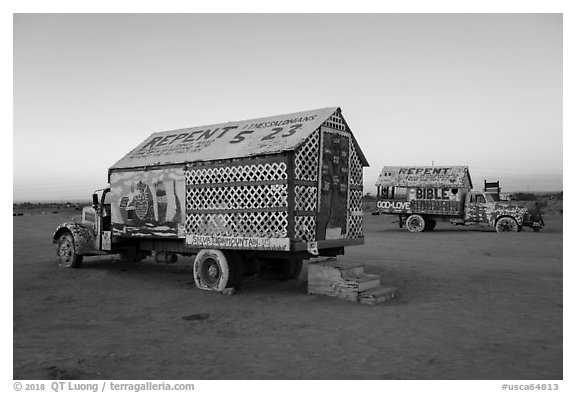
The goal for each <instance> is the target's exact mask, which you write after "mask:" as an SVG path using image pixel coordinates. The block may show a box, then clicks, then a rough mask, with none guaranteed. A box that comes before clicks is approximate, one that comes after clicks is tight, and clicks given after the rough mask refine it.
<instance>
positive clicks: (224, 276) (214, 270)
mask: <svg viewBox="0 0 576 393" xmlns="http://www.w3.org/2000/svg"><path fill="white" fill-rule="evenodd" d="M242 276H243V274H242V261H241V260H240V259H238V258H235V256H234V255H233V254H231V253H224V252H222V251H220V250H210V249H205V250H201V251H200V252H199V253H198V255H196V258H195V259H194V282H195V283H196V286H197V287H198V288H199V289H204V290H206V291H219V292H221V291H223V290H224V289H225V288H234V287H236V286H238V285H239V284H240V281H241V280H242Z"/></svg>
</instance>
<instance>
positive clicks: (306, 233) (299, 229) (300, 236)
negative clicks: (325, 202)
mask: <svg viewBox="0 0 576 393" xmlns="http://www.w3.org/2000/svg"><path fill="white" fill-rule="evenodd" d="M294 232H295V237H296V239H297V240H302V241H305V242H312V241H314V240H315V239H316V217H314V216H296V217H294Z"/></svg>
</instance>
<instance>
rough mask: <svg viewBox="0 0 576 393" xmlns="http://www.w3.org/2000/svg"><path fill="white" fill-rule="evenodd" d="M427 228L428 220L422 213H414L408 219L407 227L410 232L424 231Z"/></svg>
mask: <svg viewBox="0 0 576 393" xmlns="http://www.w3.org/2000/svg"><path fill="white" fill-rule="evenodd" d="M425 228H426V220H424V217H422V216H421V215H420V214H412V215H411V216H410V217H408V218H407V219H406V229H408V230H409V231H410V232H422V231H423V230H424V229H425Z"/></svg>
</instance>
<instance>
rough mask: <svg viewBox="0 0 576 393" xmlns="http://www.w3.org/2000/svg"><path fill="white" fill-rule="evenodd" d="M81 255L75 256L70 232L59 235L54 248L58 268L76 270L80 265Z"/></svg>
mask: <svg viewBox="0 0 576 393" xmlns="http://www.w3.org/2000/svg"><path fill="white" fill-rule="evenodd" d="M82 259H83V257H82V255H78V254H76V247H75V245H74V238H73V237H72V234H71V233H70V232H65V233H63V234H62V235H60V238H59V239H58V245H57V246H56V261H57V262H58V266H60V267H64V268H69V267H73V268H78V267H80V266H81V265H82Z"/></svg>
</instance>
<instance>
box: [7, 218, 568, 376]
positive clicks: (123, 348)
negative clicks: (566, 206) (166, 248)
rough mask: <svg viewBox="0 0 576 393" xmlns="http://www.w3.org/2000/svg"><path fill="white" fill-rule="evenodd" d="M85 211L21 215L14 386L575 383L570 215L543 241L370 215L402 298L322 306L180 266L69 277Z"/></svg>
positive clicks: (113, 266) (302, 295)
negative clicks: (214, 283) (415, 225)
mask: <svg viewBox="0 0 576 393" xmlns="http://www.w3.org/2000/svg"><path fill="white" fill-rule="evenodd" d="M73 214H77V212H75V211H74V210H70V211H64V210H61V211H60V212H59V213H58V214H45V215H42V214H36V215H27V216H26V215H25V216H20V217H14V218H13V222H14V228H13V229H14V277H13V278H14V286H13V290H14V292H13V294H14V316H13V321H14V347H13V349H14V368H13V376H14V379H53V378H62V379H185V380H202V379H377V380H379V379H464V380H470V379H508V380H510V379H533V380H543V379H558V380H559V379H562V378H563V375H562V341H563V338H562V307H563V299H562V285H563V282H562V216H561V215H556V216H545V220H546V223H547V227H546V228H545V229H544V230H543V231H542V232H540V233H533V232H532V231H531V230H529V229H528V230H526V231H524V232H522V233H511V234H497V233H495V232H493V231H492V230H491V229H489V228H484V229H483V228H476V229H475V230H473V229H470V228H464V229H462V228H460V229H459V228H453V227H451V226H449V225H446V224H439V225H438V227H437V229H436V231H434V232H431V233H421V234H411V233H408V232H407V231H405V230H400V229H398V227H397V226H396V224H394V223H392V222H391V221H392V220H393V219H392V218H390V217H385V216H372V215H367V216H365V219H366V220H365V235H366V244H365V245H364V246H357V247H350V248H347V250H346V255H345V256H344V257H339V258H341V259H342V260H349V261H362V262H364V263H365V264H366V271H367V272H369V273H374V274H379V275H381V277H382V281H383V284H384V285H385V286H394V287H396V288H398V290H399V293H400V298H399V299H396V300H393V301H391V302H390V303H385V304H382V305H378V306H367V305H361V304H355V303H351V302H347V301H344V300H340V299H336V298H330V297H324V296H311V295H308V294H307V288H306V285H305V284H303V283H302V282H301V280H293V281H288V282H279V281H272V280H260V281H258V280H252V281H250V282H247V284H246V285H245V286H244V287H243V288H242V289H241V291H239V292H238V293H237V294H236V295H234V296H226V295H222V294H219V293H211V292H205V291H201V290H198V289H196V287H195V286H194V282H193V279H192V275H191V270H192V259H191V258H181V259H180V260H179V262H178V263H177V264H173V265H164V264H157V263H155V262H154V261H153V259H152V258H149V259H147V260H146V261H144V262H143V263H140V264H134V263H120V262H118V261H116V260H115V259H114V258H111V257H104V258H102V257H99V258H92V259H91V258H86V259H85V262H84V264H83V266H82V268H80V269H67V270H60V269H58V268H57V267H56V265H55V246H54V245H53V244H52V242H51V240H52V239H51V236H52V233H53V230H54V229H55V227H56V225H57V224H59V223H60V222H62V221H65V220H66V219H68V218H69V216H70V215H73Z"/></svg>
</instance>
